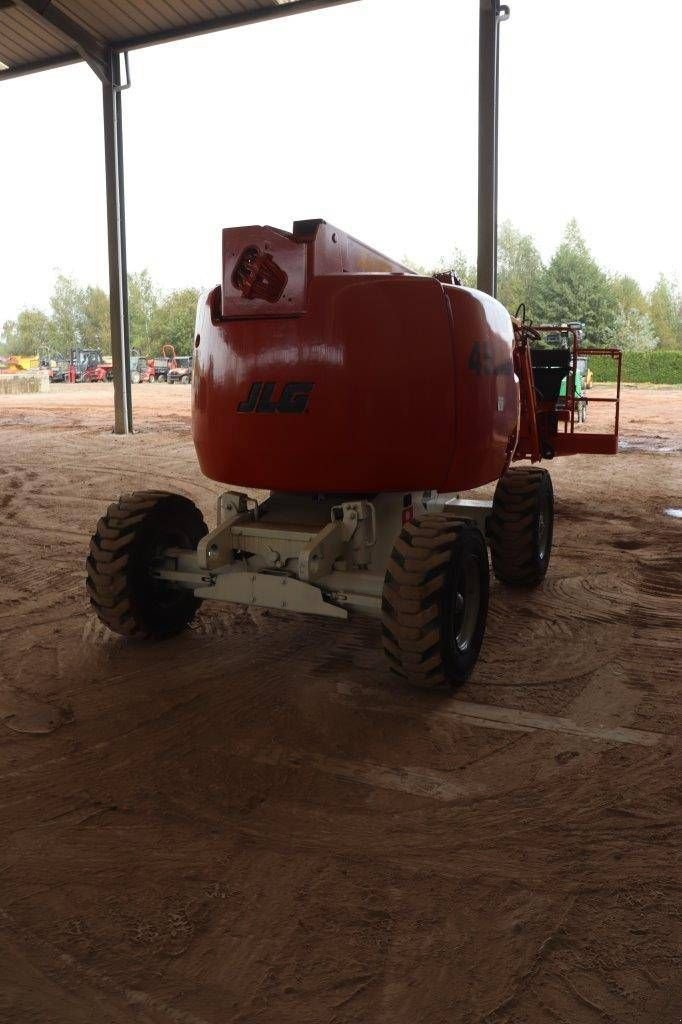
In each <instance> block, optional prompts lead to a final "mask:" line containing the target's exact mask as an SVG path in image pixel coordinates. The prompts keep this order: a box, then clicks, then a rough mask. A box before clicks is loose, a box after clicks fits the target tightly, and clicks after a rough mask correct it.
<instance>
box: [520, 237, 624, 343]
mask: <svg viewBox="0 0 682 1024" xmlns="http://www.w3.org/2000/svg"><path fill="white" fill-rule="evenodd" d="M538 293H539V294H538V303H537V304H538V314H539V316H540V318H541V319H542V320H544V321H545V322H546V323H565V322H566V321H568V320H579V321H581V322H582V323H584V324H585V326H586V341H587V342H588V343H589V344H592V345H604V344H607V343H608V342H609V340H610V337H611V329H612V326H613V321H614V319H615V316H616V313H617V310H618V303H617V300H616V297H615V295H614V294H613V291H612V289H611V287H610V282H609V279H608V277H607V276H606V274H605V273H604V271H603V270H601V269H600V268H599V266H598V265H597V263H596V262H595V260H594V259H593V258H592V256H591V255H590V252H589V250H588V248H587V246H586V244H585V241H584V239H583V237H582V235H581V234H580V230H579V228H578V225H577V223H576V222H575V220H572V221H570V222H569V224H568V226H567V228H566V232H565V234H564V238H563V241H562V242H561V245H560V246H559V248H558V249H557V251H556V252H555V254H554V256H553V257H552V260H551V262H550V264H549V266H548V267H547V269H546V271H545V273H544V274H543V275H542V278H541V280H540V282H539V287H538Z"/></svg>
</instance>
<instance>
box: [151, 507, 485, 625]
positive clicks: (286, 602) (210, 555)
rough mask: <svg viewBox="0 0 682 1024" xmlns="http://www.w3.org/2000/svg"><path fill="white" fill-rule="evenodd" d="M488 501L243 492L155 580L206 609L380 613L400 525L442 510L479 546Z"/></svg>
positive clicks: (342, 615) (174, 553)
mask: <svg viewBox="0 0 682 1024" xmlns="http://www.w3.org/2000/svg"><path fill="white" fill-rule="evenodd" d="M491 508H492V501H476V500H471V499H465V498H461V497H460V496H459V495H458V494H440V495H439V494H437V493H436V492H434V491H420V492H416V493H409V494H405V493H383V494H377V495H375V496H374V497H373V498H372V500H371V501H369V500H365V499H361V498H357V499H355V498H350V499H346V500H341V499H339V500H338V501H335V500H334V499H333V498H331V497H328V496H324V495H320V496H313V495H295V494H281V493H277V492H275V493H273V494H272V495H271V496H270V497H269V498H268V499H267V500H266V501H265V502H263V503H262V504H260V505H259V503H258V502H257V501H256V500H255V499H254V498H250V497H248V495H246V494H244V493H242V492H240V491H226V492H225V493H224V494H221V495H220V497H219V499H218V525H217V526H216V528H215V529H214V530H211V532H210V533H209V534H207V536H206V537H204V538H203V540H202V541H201V542H200V543H199V546H198V548H197V550H196V551H187V550H184V549H181V548H171V549H169V550H168V551H165V552H164V555H163V558H162V560H160V561H159V563H158V565H157V567H155V569H154V571H153V574H154V576H155V577H156V578H157V579H161V580H167V581H168V582H169V583H173V584H175V585H177V586H181V587H187V588H189V589H191V590H193V591H194V593H195V595H196V596H197V597H200V598H203V599H204V600H206V599H209V600H214V601H229V602H233V603H236V604H245V605H256V606H258V607H261V608H283V609H286V610H288V611H296V612H309V613H313V614H317V615H325V616H327V617H329V618H336V619H346V618H348V612H349V611H355V612H361V613H364V614H368V615H379V614H380V613H381V595H382V590H383V585H384V576H385V573H386V567H387V565H388V561H389V558H390V556H391V551H392V549H393V545H394V542H395V540H396V538H397V536H398V534H399V533H400V530H401V528H402V525H403V522H404V521H406V519H408V518H411V516H412V514H417V515H418V514H421V513H423V512H438V511H442V510H443V509H448V510H449V511H453V512H456V513H457V516H458V518H461V519H469V520H473V521H475V522H476V524H477V525H478V527H479V528H480V530H481V532H482V533H483V535H484V536H486V534H487V521H488V516H489V513H490V510H491Z"/></svg>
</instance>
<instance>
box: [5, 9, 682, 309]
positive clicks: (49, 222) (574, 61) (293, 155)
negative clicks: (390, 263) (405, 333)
mask: <svg viewBox="0 0 682 1024" xmlns="http://www.w3.org/2000/svg"><path fill="white" fill-rule="evenodd" d="M510 2H511V8H512V12H511V19H510V20H509V21H508V22H506V23H505V24H503V25H502V28H501V36H502V39H501V109H500V147H501V148H500V219H504V218H507V217H508V218H510V219H511V220H512V221H513V222H514V223H515V224H516V225H517V226H518V227H519V228H520V229H521V230H523V231H526V232H529V233H531V234H532V235H533V236H534V237H535V239H536V241H537V244H538V246H539V248H540V251H541V252H542V255H543V256H544V257H545V258H548V257H549V256H550V255H551V253H552V251H553V249H554V248H555V246H556V245H557V243H558V242H559V240H560V237H561V233H562V231H563V228H564V226H565V224H566V221H567V220H568V219H569V218H570V217H572V216H575V217H577V219H578V222H579V224H580V226H581V228H582V230H583V233H584V235H585V237H586V239H587V241H588V244H589V245H590V247H591V249H592V251H593V253H594V255H595V256H596V258H597V259H598V260H599V262H600V263H601V264H602V265H603V266H604V267H605V268H606V269H608V270H610V271H621V272H628V273H631V274H633V275H634V276H635V277H637V278H638V280H639V281H640V282H641V284H642V285H643V286H644V287H645V288H647V289H648V288H650V287H651V286H652V285H653V283H654V282H655V279H656V276H657V274H658V273H659V271H663V272H664V273H666V274H668V275H670V276H673V277H675V278H677V279H678V280H679V278H680V276H681V275H682V202H681V201H680V169H681V160H680V156H681V141H680V122H681V118H680V99H681V96H682V90H681V85H682V81H681V77H682V76H681V72H680V67H681V62H680V52H679V46H680V33H679V26H678V23H677V22H676V20H675V18H674V16H673V11H674V9H676V7H677V4H674V3H672V0H646V2H642V0H619V2H618V3H613V2H611V0H572V2H571V3H570V4H567V3H560V2H549V0H510ZM477 30H478V3H477V2H476V0H360V2H358V3H355V4H350V5H348V6H343V7H340V8H337V9H333V10H327V11H325V10H321V11H319V12H315V13H313V14H305V15H300V16H296V17H291V18H285V19H282V20H279V21H276V22H270V23H265V24H261V25H254V26H251V27H248V28H240V29H236V30H231V31H228V32H223V33H217V34H214V35H208V36H203V37H198V38H195V39H192V40H187V41H183V42H179V43H171V44H166V45H163V46H158V47H153V48H150V49H147V50H140V51H136V52H134V53H132V54H131V67H132V76H133V87H132V89H130V90H129V91H128V92H126V93H125V94H124V130H125V161H126V165H125V173H126V192H127V216H128V222H127V223H128V254H129V255H128V262H129V269H130V270H140V269H142V268H143V267H147V268H149V270H150V272H151V274H152V276H153V278H154V279H155V280H156V281H157V282H158V283H159V284H160V285H161V286H162V287H163V288H166V289H169V288H172V287H179V286H183V285H188V284H195V285H205V286H209V285H212V284H214V283H215V282H216V281H217V280H218V279H219V276H220V229H221V228H222V227H224V226H232V225H238V224H251V223H269V224H273V225H276V226H278V227H284V228H289V227H290V225H291V222H292V221H293V220H294V219H302V218H308V217H323V218H324V219H326V220H328V221H330V222H332V223H334V224H337V225H338V226H339V227H341V228H343V229H344V230H346V231H349V232H350V233H351V234H354V235H356V236H358V237H359V238H361V239H363V240H364V241H366V242H368V243H370V244H371V245H373V246H375V247H376V248H379V249H382V250H384V251H385V252H387V253H388V254H389V255H392V256H394V257H396V258H398V259H400V258H402V257H404V256H409V257H411V258H412V259H415V260H417V261H419V262H422V263H436V262H438V260H439V258H440V257H441V256H447V254H448V253H450V252H451V251H452V249H453V247H455V246H458V247H459V248H461V249H462V250H464V252H465V253H467V255H469V256H470V257H471V258H473V257H474V255H475V250H476V103H477V57H478V48H477V46H478V44H477ZM0 139H1V145H2V157H1V159H0V186H1V187H0V228H1V245H0V324H2V322H3V321H4V320H5V319H7V318H9V317H13V316H15V315H16V313H17V312H18V310H19V309H20V308H22V307H23V306H25V305H38V306H42V307H44V308H45V309H47V308H48V300H49V295H50V291H51V288H52V285H53V282H54V278H55V275H56V273H57V272H58V271H62V272H64V273H66V274H69V275H73V276H74V277H76V278H77V279H79V280H80V281H81V282H83V283H97V284H100V285H102V286H103V287H105V288H106V287H107V282H108V278H107V264H106V254H107V248H106V219H105V203H104V168H103V140H102V127H101V89H100V85H99V82H98V80H97V79H96V78H95V76H94V74H93V73H92V72H91V71H90V70H89V69H88V68H87V67H85V66H78V65H77V66H73V67H68V68H62V69H59V70H56V71H48V72H44V73H43V74H39V75H33V76H29V77H27V78H22V79H18V80H16V81H10V82H6V83H3V84H0Z"/></svg>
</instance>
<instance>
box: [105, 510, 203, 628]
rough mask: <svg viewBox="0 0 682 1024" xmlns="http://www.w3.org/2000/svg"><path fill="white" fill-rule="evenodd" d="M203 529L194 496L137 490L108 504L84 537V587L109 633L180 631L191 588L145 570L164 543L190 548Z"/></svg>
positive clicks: (193, 604) (193, 606)
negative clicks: (86, 545) (86, 550)
mask: <svg viewBox="0 0 682 1024" xmlns="http://www.w3.org/2000/svg"><path fill="white" fill-rule="evenodd" d="M207 532H208V529H207V526H206V523H205V522H204V518H203V516H202V514H201V512H200V511H199V509H198V508H197V507H196V505H195V504H194V502H192V501H190V500H189V498H185V497H183V496H182V495H181V494H170V493H168V492H166V491H137V492H135V493H134V494H128V495H124V496H123V497H121V498H119V500H118V501H117V502H115V503H114V504H113V505H110V506H109V508H108V509H107V511H106V514H105V515H104V516H103V517H102V518H101V519H100V520H99V522H98V524H97V530H96V532H95V534H94V536H93V537H92V538H91V540H90V554H89V555H88V558H87V563H86V564H87V572H88V577H87V589H88V594H89V597H90V603H91V604H92V606H93V608H94V609H95V611H96V612H97V615H98V617H99V619H100V621H101V622H103V623H104V624H105V626H108V628H109V629H110V630H112V632H114V633H119V634H120V635H121V636H126V637H133V638H137V639H156V640H162V639H165V638H166V637H170V636H174V635H175V634H176V633H179V632H181V631H182V630H183V629H184V628H185V627H186V626H188V625H189V623H190V622H191V621H192V619H193V618H194V616H195V614H196V611H197V609H198V608H199V607H200V605H201V601H200V599H199V598H196V597H195V596H194V594H193V593H192V591H191V590H185V589H181V588H180V587H172V586H170V585H169V584H168V583H165V582H164V581H162V580H155V579H154V578H153V577H152V576H151V575H150V572H149V570H150V567H151V564H152V562H153V560H154V558H155V557H157V556H158V554H159V553H160V552H161V551H162V550H163V549H164V548H168V547H180V548H187V549H189V550H194V549H195V548H196V546H197V544H198V543H199V541H200V540H201V538H202V537H204V536H205V534H206V533H207Z"/></svg>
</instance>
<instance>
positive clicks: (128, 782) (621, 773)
mask: <svg viewBox="0 0 682 1024" xmlns="http://www.w3.org/2000/svg"><path fill="white" fill-rule="evenodd" d="M595 393H596V394H597V393H603V392H599V391H598V390H597V391H595ZM134 397H135V401H136V423H137V428H138V433H137V434H135V436H133V437H127V438H123V437H116V436H112V434H111V433H110V425H111V389H110V387H109V386H108V385H81V386H72V387H69V386H61V387H57V388H55V389H54V390H53V392H52V393H50V394H48V395H34V396H26V397H23V396H2V397H0V439H1V441H2V473H1V474H0V515H1V517H2V526H3V559H2V563H1V568H0V780H1V785H0V807H1V813H2V845H1V847H0V1021H2V1022H3V1024H4V1022H8V1024H9V1022H11V1024H29V1022H30V1024H33V1022H35V1024H38V1022H39V1024H95V1022H97V1024H121V1022H129V1021H130V1022H133V1021H134V1022H140V1024H169V1022H170V1024H233V1022H234V1024H236V1022H239V1024H252V1022H253V1024H417V1022H420V1024H421V1022H425V1024H479V1022H480V1024H545V1022H547V1024H556V1022H559V1024H596V1022H609V1024H673V1022H677V1021H679V1020H680V1018H682V977H681V974H680V948H681V939H682V900H681V898H680V896H681V890H682V878H681V872H680V859H679V850H680V847H679V838H680V834H679V825H680V797H679V769H680V760H681V759H680V743H679V738H680V714H679V707H680V684H681V682H682V672H681V670H680V654H681V653H682V608H681V605H680V590H681V585H682V552H681V542H682V520H676V519H673V518H670V517H668V516H666V515H665V514H664V510H665V509H666V508H668V507H671V506H674V507H679V506H682V391H680V390H673V389H665V388H658V389H643V388H637V389H626V390H625V395H624V403H623V417H622V426H623V441H624V450H623V451H622V453H621V454H620V455H619V456H617V457H616V458H597V457H579V458H574V459H565V460H557V462H556V463H554V464H551V466H550V468H551V472H552V477H553V481H554V487H555V492H556V495H557V523H556V533H555V548H554V552H553V556H552V564H551V567H550V572H549V575H548V577H547V579H546V581H545V583H544V584H543V586H542V587H541V588H540V589H539V590H538V591H536V592H533V593H518V592H516V593H515V592H510V591H508V590H505V589H504V588H503V587H501V586H499V585H497V584H495V585H494V586H493V589H492V596H491V610H490V617H489V624H488V631H487V636H486V641H485V644H484V648H483V652H482V656H481V660H480V662H479V665H478V666H477V670H476V672H475V675H474V676H473V678H472V680H471V681H470V682H469V684H467V685H466V686H465V687H463V688H462V689H461V690H459V691H458V692H457V693H456V694H454V695H434V694H428V693H421V692H417V693H414V692H411V691H409V690H406V689H405V688H403V687H402V686H401V685H399V683H398V682H397V681H395V679H393V678H391V677H390V676H389V674H388V673H387V671H386V669H385V666H384V663H383V656H382V654H381V651H380V642H379V627H378V625H377V623H376V622H374V621H372V620H362V619H356V620H354V621H353V622H352V623H350V624H343V623H341V624H339V623H335V622H327V621H324V622H318V621H316V620H310V619H305V618H303V617H287V616H284V615H281V614H274V615H273V614H267V613H262V612H251V611H249V610H234V609H230V608H228V607H226V606H215V605H209V604H205V605H204V606H203V608H202V610H201V612H200V615H199V617H198V619H197V621H196V623H195V624H194V627H193V628H192V629H191V630H190V631H189V632H187V633H186V634H184V635H183V636H180V637H177V638H175V639H173V640H172V641H169V642H167V643H166V644H161V645H153V646H140V645H136V644H133V643H129V642H126V641H123V640H121V639H119V638H116V637H114V636H112V635H111V634H109V633H108V632H107V630H106V629H105V628H104V627H103V626H101V625H100V623H99V622H98V620H97V619H96V618H95V617H94V615H93V614H92V612H91V610H90V608H89V606H88V603H87V601H86V598H85V592H84V581H83V576H84V565H83V563H84V557H85V553H86V549H87V544H88V540H89V536H90V533H91V532H92V529H93V528H94V525H95V523H96V521H97V518H98V516H99V515H100V514H101V512H102V511H103V509H104V508H105V507H106V505H107V504H108V503H109V502H110V501H111V500H112V499H113V498H115V497H116V496H117V495H118V494H119V493H120V492H124V491H131V490H134V489H141V488H160V487H161V488H172V489H175V490H179V491H181V492H183V493H185V494H188V495H189V496H190V497H192V498H193V499H194V500H196V501H197V502H198V503H199V504H200V505H201V506H202V508H203V510H204V512H205V514H206V516H207V519H208V520H209V522H210V523H211V522H212V521H213V518H214V516H213V508H214V504H215V501H214V499H215V496H216V494H217V493H218V492H219V490H220V489H221V488H220V486H219V485H217V484H213V483H211V482H210V481H207V480H205V479H203V478H202V477H201V475H200V473H199V471H198V468H197V465H196V461H195V459H194V454H193V448H192V443H191V438H190V434H189V418H188V417H189V389H188V388H186V389H184V388H181V387H179V386H178V387H175V388H170V387H168V386H163V385H158V386H157V385H155V386H148V385H139V386H138V387H137V388H135V389H134ZM595 419H596V414H595V417H593V418H592V420H591V422H592V423H594V422H595ZM589 425H590V423H588V426H589ZM481 705H483V706H484V709H483V711H481V707H480V706H481ZM472 708H473V710H472ZM486 709H487V710H486Z"/></svg>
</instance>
